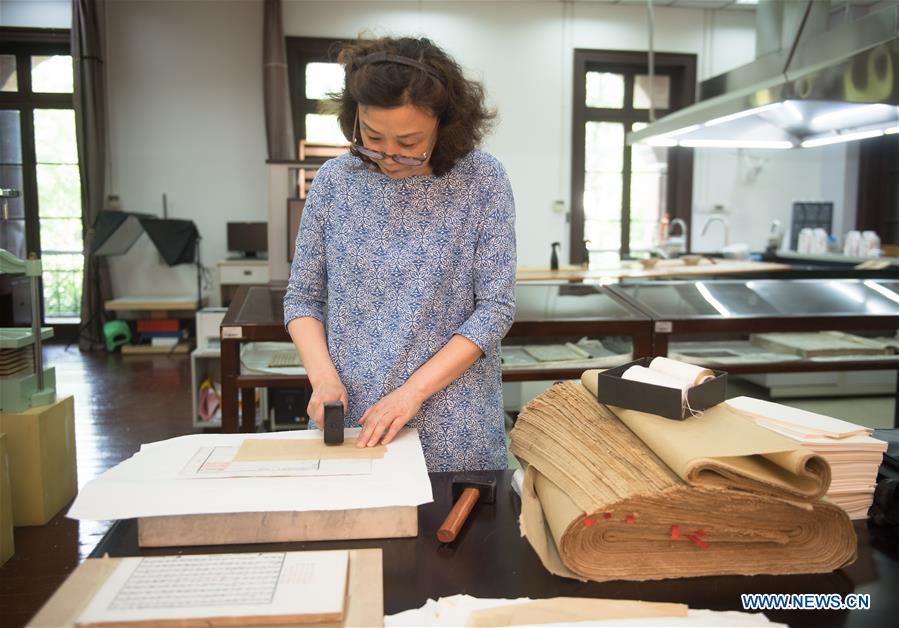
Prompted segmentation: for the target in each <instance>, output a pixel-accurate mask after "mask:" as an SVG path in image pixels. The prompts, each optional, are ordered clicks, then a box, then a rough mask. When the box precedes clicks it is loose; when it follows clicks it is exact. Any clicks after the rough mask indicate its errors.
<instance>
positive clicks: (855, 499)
mask: <svg viewBox="0 0 899 628" xmlns="http://www.w3.org/2000/svg"><path fill="white" fill-rule="evenodd" d="M727 403H728V404H730V405H731V406H733V407H735V408H737V409H739V410H742V411H743V412H745V413H746V414H747V415H749V416H750V417H751V418H752V419H753V420H754V421H755V422H756V423H757V424H759V425H762V426H764V427H767V428H768V429H770V430H773V431H775V432H777V433H778V434H782V435H784V436H786V437H788V438H791V439H793V440H795V441H796V442H798V443H800V444H801V445H802V446H803V447H806V448H807V449H811V450H812V451H814V452H815V453H816V454H818V455H820V456H822V457H823V458H824V459H825V460H827V462H828V463H829V464H830V470H831V481H830V489H829V490H828V491H827V494H826V498H827V499H828V500H830V501H831V502H833V503H834V504H836V505H837V506H839V507H840V508H842V509H843V510H845V511H846V512H847V513H848V514H849V517H850V518H851V519H864V518H865V517H866V516H867V515H868V508H869V507H870V506H871V501H872V499H873V498H874V485H875V482H876V478H877V468H878V467H879V466H880V463H881V461H882V459H883V452H884V451H886V448H887V443H885V442H883V441H881V440H877V439H876V438H871V436H870V434H871V433H872V432H873V431H874V430H873V429H871V428H867V427H865V426H863V425H856V424H855V423H849V422H848V421H843V420H840V419H834V418H832V417H829V416H824V415H823V414H815V413H814V412H808V411H806V410H799V409H797V408H791V407H789V406H784V405H781V404H779V403H772V402H770V401H762V400H761V399H753V398H751V397H735V398H734V399H730V400H728V402H727Z"/></svg>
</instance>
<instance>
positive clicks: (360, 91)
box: [335, 37, 496, 176]
mask: <svg viewBox="0 0 899 628" xmlns="http://www.w3.org/2000/svg"><path fill="white" fill-rule="evenodd" d="M376 52H386V53H388V54H391V55H399V56H402V57H406V58H409V59H413V60H415V61H418V62H419V63H423V64H424V65H426V66H427V67H428V68H430V69H432V70H434V73H431V72H430V71H424V70H422V69H419V68H416V67H411V66H409V65H405V64H402V63H391V62H386V63H366V64H363V65H359V59H362V58H363V57H365V56H367V55H370V54H372V53H376ZM337 61H338V62H339V63H341V64H342V65H343V66H344V72H345V82H344V89H343V91H342V92H340V93H339V94H336V95H335V100H336V105H337V117H338V121H339V122H340V129H341V131H343V134H344V135H345V136H346V138H347V139H348V140H350V141H352V139H353V121H354V120H355V117H356V110H357V107H358V106H359V105H366V106H374V107H384V108H388V109H390V108H393V107H400V106H402V105H414V106H416V107H420V108H422V109H425V110H427V111H429V112H430V113H431V114H432V115H434V116H435V117H436V118H437V119H438V120H439V122H440V125H439V127H438V130H437V143H436V145H435V146H434V151H433V153H432V154H431V160H430V164H431V170H432V171H433V173H434V174H435V175H437V176H441V175H444V174H446V173H447V172H449V171H450V169H452V167H453V166H454V165H455V164H456V162H457V161H459V159H461V158H462V157H464V156H465V155H467V154H468V153H469V152H471V150H472V149H474V148H475V147H476V146H477V145H478V144H480V142H481V139H482V138H483V137H484V135H486V134H487V132H489V130H490V126H491V123H492V121H493V118H494V117H495V116H496V113H495V112H494V111H491V110H488V109H487V108H486V106H485V104H484V87H483V86H482V85H481V84H480V83H478V82H477V81H471V80H468V79H466V78H465V76H464V75H463V74H462V69H461V68H460V67H459V65H458V64H457V63H456V62H455V61H454V60H453V59H452V58H450V56H449V55H447V54H446V53H445V52H444V51H443V50H441V49H440V48H439V47H438V46H436V45H435V44H434V43H433V42H432V41H431V40H429V39H425V38H422V39H415V38H412V37H401V38H396V39H395V38H390V37H384V38H381V39H367V40H365V39H359V40H357V41H353V42H349V43H346V44H344V46H343V47H342V48H341V50H340V52H339V53H338V55H337ZM436 76H439V77H440V79H437V78H436ZM360 158H361V159H363V160H364V161H367V162H369V164H372V165H373V162H371V161H370V160H369V159H367V158H366V157H361V156H360Z"/></svg>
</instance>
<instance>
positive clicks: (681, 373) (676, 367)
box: [649, 357, 715, 386]
mask: <svg viewBox="0 0 899 628" xmlns="http://www.w3.org/2000/svg"><path fill="white" fill-rule="evenodd" d="M649 368H650V369H651V370H653V371H658V372H660V373H664V374H665V375H668V376H669V377H672V378H674V379H676V380H678V381H681V382H688V383H689V385H690V386H698V385H699V384H702V383H703V382H707V381H709V380H710V379H715V373H713V372H712V371H710V370H709V369H704V368H702V367H701V366H696V365H695V364H687V363H686V362H678V361H677V360H672V359H670V358H662V357H658V358H653V360H652V362H650V364H649Z"/></svg>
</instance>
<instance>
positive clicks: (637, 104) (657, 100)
mask: <svg viewBox="0 0 899 628" xmlns="http://www.w3.org/2000/svg"><path fill="white" fill-rule="evenodd" d="M650 91H652V104H653V105H654V106H655V108H656V109H668V108H669V107H671V77H670V76H664V75H656V76H654V77H653V85H652V90H650V86H649V76H647V75H645V74H638V75H637V77H636V78H635V79H634V109H649V94H650Z"/></svg>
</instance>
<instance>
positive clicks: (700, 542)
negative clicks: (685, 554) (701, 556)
mask: <svg viewBox="0 0 899 628" xmlns="http://www.w3.org/2000/svg"><path fill="white" fill-rule="evenodd" d="M687 538H688V539H690V540H691V541H693V542H694V543H696V544H697V545H698V546H699V547H701V548H702V549H709V544H708V543H706V542H705V541H703V540H702V539H700V538H699V537H698V536H696V535H694V534H688V535H687Z"/></svg>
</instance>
